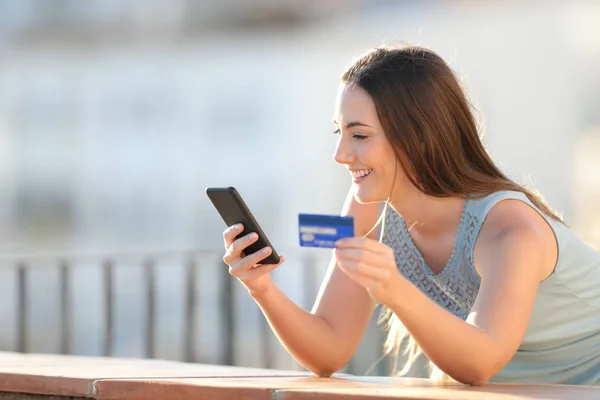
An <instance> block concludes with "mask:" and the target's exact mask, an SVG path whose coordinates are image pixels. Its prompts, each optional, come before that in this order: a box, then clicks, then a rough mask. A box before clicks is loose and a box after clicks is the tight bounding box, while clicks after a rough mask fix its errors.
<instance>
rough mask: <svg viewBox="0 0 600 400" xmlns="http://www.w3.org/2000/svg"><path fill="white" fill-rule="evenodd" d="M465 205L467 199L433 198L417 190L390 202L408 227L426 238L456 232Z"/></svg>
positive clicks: (396, 197) (394, 198)
mask: <svg viewBox="0 0 600 400" xmlns="http://www.w3.org/2000/svg"><path fill="white" fill-rule="evenodd" d="M464 204H465V199H464V198H461V197H442V198H440V197H432V196H428V195H426V194H424V193H423V192H420V191H418V190H416V189H415V191H414V192H413V193H403V194H402V196H399V195H397V196H393V197H392V199H391V200H390V206H392V208H393V209H394V210H395V211H396V212H397V213H398V214H400V215H401V216H402V218H403V219H404V221H405V222H406V225H407V227H411V226H412V227H413V229H417V230H418V231H419V233H420V234H421V235H426V236H439V235H441V234H444V233H447V232H448V231H454V230H456V227H457V226H458V224H459V222H460V219H461V216H462V211H463V208H464Z"/></svg>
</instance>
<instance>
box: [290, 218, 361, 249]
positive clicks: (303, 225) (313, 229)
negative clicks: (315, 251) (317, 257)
mask: <svg viewBox="0 0 600 400" xmlns="http://www.w3.org/2000/svg"><path fill="white" fill-rule="evenodd" d="M298 234H299V236H300V246H304V247H325V248H334V247H335V242H336V241H338V240H339V239H341V238H345V237H352V236H354V217H351V216H343V217H342V216H340V215H322V214H299V215H298Z"/></svg>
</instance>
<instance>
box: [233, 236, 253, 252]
mask: <svg viewBox="0 0 600 400" xmlns="http://www.w3.org/2000/svg"><path fill="white" fill-rule="evenodd" d="M257 240H258V235H257V234H256V233H255V232H252V233H249V234H247V235H244V236H242V237H241V238H239V239H236V240H235V241H234V242H233V243H232V244H231V247H230V249H231V253H232V254H241V253H242V251H244V249H245V248H246V247H248V246H250V245H251V244H252V243H254V242H256V241H257Z"/></svg>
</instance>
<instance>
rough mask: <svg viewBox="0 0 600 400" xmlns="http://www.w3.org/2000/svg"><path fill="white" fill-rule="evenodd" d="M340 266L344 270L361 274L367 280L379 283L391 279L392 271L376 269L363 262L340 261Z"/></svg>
mask: <svg viewBox="0 0 600 400" xmlns="http://www.w3.org/2000/svg"><path fill="white" fill-rule="evenodd" d="M338 265H339V266H340V268H342V269H343V270H346V271H348V272H352V273H356V274H360V275H362V276H364V277H365V278H368V279H371V280H374V281H377V282H385V281H387V280H388V279H389V278H390V271H388V270H387V269H384V268H379V267H374V266H372V265H369V264H366V263H364V262H361V261H356V260H348V259H338Z"/></svg>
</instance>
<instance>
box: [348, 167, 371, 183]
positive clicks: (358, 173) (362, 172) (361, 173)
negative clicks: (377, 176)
mask: <svg viewBox="0 0 600 400" xmlns="http://www.w3.org/2000/svg"><path fill="white" fill-rule="evenodd" d="M371 172H373V169H356V170H352V171H350V174H351V175H352V178H353V179H354V181H355V182H358V181H360V180H363V179H364V178H365V177H367V176H369V175H370V174H371Z"/></svg>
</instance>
